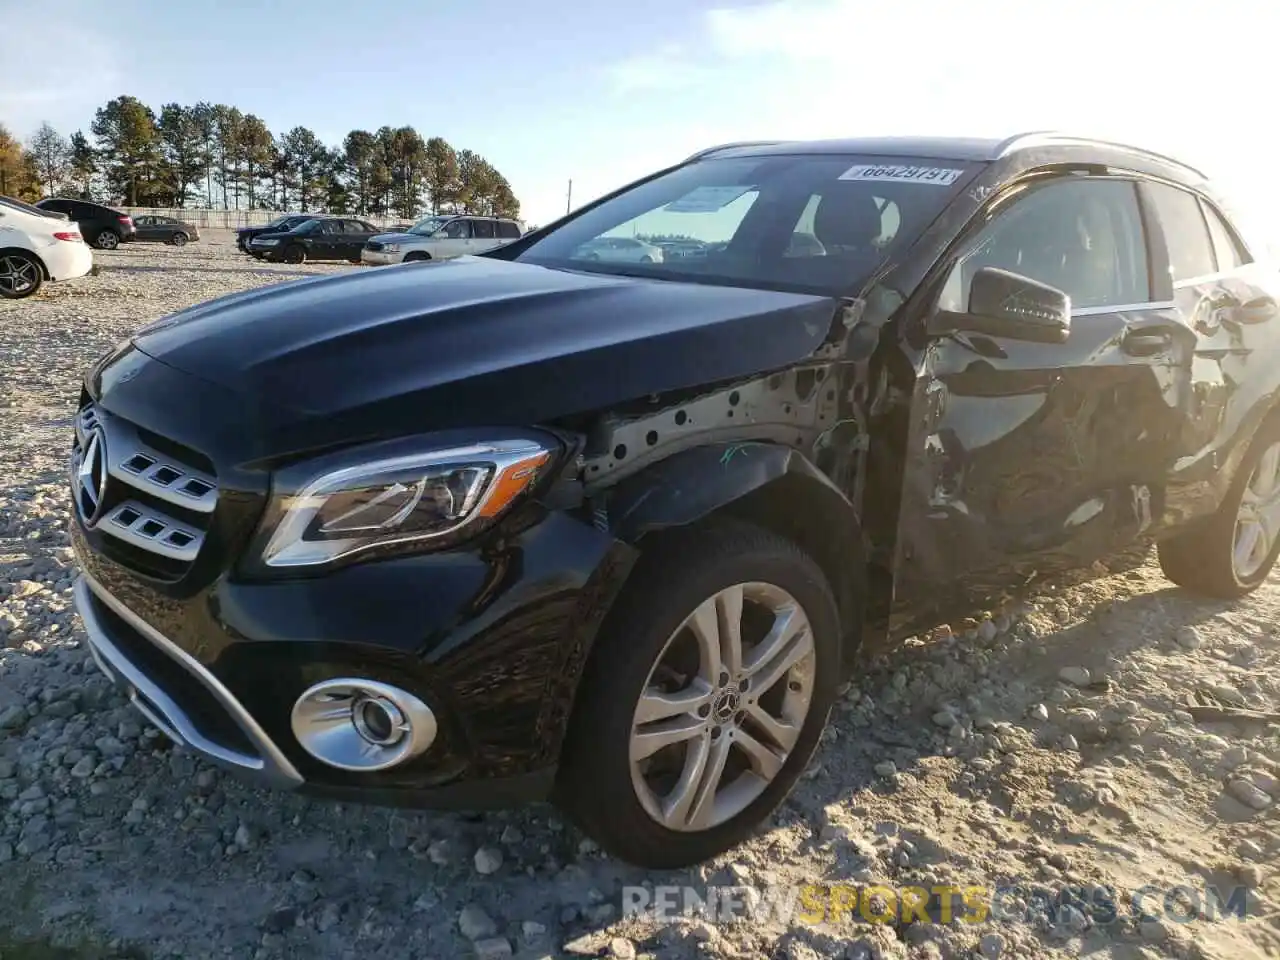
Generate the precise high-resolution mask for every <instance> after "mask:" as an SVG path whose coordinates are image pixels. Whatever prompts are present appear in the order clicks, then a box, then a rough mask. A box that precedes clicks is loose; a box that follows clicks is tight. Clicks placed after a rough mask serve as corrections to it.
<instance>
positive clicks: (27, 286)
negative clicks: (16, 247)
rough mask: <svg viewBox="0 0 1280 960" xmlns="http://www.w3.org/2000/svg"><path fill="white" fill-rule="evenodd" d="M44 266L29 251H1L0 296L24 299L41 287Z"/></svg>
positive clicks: (9, 298)
mask: <svg viewBox="0 0 1280 960" xmlns="http://www.w3.org/2000/svg"><path fill="white" fill-rule="evenodd" d="M43 283H44V267H43V266H41V264H40V261H39V260H37V259H36V258H35V257H33V256H31V255H30V254H29V253H22V252H20V251H13V252H11V253H0V297H2V298H4V299H5V300H22V299H23V298H25V297H29V296H31V295H32V294H34V293H35V292H36V291H37V290H39V289H40V286H41V284H43Z"/></svg>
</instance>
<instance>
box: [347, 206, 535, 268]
mask: <svg viewBox="0 0 1280 960" xmlns="http://www.w3.org/2000/svg"><path fill="white" fill-rule="evenodd" d="M519 236H520V225H519V224H518V223H516V222H515V221H514V220H506V219H503V218H501V217H474V216H470V215H467V214H458V215H453V214H439V215H436V216H431V217H425V218H424V219H422V220H419V221H418V222H417V223H415V224H414V225H413V226H412V227H411V228H410V229H409V230H408V231H407V232H405V233H380V234H378V235H377V236H376V237H371V238H370V239H369V241H368V242H367V243H366V244H365V245H364V249H363V250H361V251H360V259H361V260H362V261H363V262H364V263H373V264H388V263H408V262H410V261H413V260H447V259H449V258H450V257H461V256H463V255H465V254H468V253H482V252H483V251H485V250H492V249H493V248H494V247H498V246H501V245H502V244H504V243H507V242H509V241H511V240H515V239H517V238H519Z"/></svg>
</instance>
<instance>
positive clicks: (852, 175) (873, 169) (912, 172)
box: [840, 163, 964, 187]
mask: <svg viewBox="0 0 1280 960" xmlns="http://www.w3.org/2000/svg"><path fill="white" fill-rule="evenodd" d="M963 172H964V171H963V170H953V169H951V168H950V167H912V166H905V165H899V164H886V163H860V164H858V165H857V166H855V167H850V168H849V169H848V170H846V171H845V172H844V173H842V174H840V179H841V180H889V181H892V182H893V183H936V184H937V185H938V186H940V187H949V186H951V184H953V183H955V182H956V180H957V179H959V177H960V174H961V173H963Z"/></svg>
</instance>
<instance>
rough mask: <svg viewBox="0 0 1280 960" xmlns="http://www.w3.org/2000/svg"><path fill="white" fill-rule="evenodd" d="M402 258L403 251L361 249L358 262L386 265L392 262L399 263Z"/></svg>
mask: <svg viewBox="0 0 1280 960" xmlns="http://www.w3.org/2000/svg"><path fill="white" fill-rule="evenodd" d="M403 260H404V254H403V253H387V252H385V251H383V250H361V251H360V262H361V263H372V264H375V265H378V266H386V265H388V264H392V263H401V262H402V261H403Z"/></svg>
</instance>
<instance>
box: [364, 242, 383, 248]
mask: <svg viewBox="0 0 1280 960" xmlns="http://www.w3.org/2000/svg"><path fill="white" fill-rule="evenodd" d="M364 248H365V249H366V250H381V249H382V244H381V243H379V242H378V241H377V240H370V241H369V242H368V243H366V244H365V245H364Z"/></svg>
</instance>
